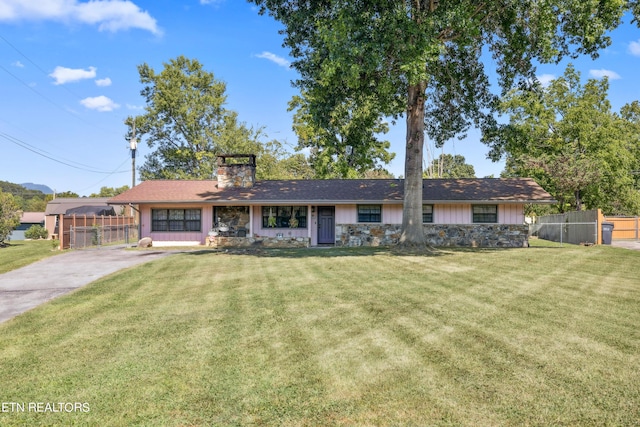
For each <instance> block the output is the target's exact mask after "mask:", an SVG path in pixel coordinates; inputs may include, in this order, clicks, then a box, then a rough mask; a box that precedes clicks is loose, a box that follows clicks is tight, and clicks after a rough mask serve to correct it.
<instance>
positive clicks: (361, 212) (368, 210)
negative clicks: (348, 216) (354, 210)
mask: <svg viewBox="0 0 640 427" xmlns="http://www.w3.org/2000/svg"><path fill="white" fill-rule="evenodd" d="M358 222H382V205H358Z"/></svg>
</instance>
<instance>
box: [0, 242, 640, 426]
mask: <svg viewBox="0 0 640 427" xmlns="http://www.w3.org/2000/svg"><path fill="white" fill-rule="evenodd" d="M639 260H640V253H638V252H635V251H628V250H622V249H616V248H611V247H577V246H570V245H566V246H564V247H562V248H559V247H533V248H528V249H510V250H462V249H456V250H441V251H439V252H438V253H437V254H436V255H431V256H420V255H411V254H400V253H393V252H389V251H387V250H382V249H381V250H376V249H352V250H344V249H319V250H298V251H293V250H292V251H286V250H279V251H277V250H274V251H265V252H264V253H262V254H259V255H248V254H247V255H243V254H232V253H224V252H213V251H198V252H192V253H184V254H179V255H173V256H171V257H168V258H164V259H162V260H158V261H153V262H150V263H147V264H144V265H142V266H139V267H136V268H133V269H129V270H125V271H122V272H120V273H117V274H114V275H111V276H109V277H107V278H104V279H102V280H99V281H97V282H95V283H93V284H92V285H89V286H87V287H85V288H82V289H80V290H78V291H76V292H75V293H73V294H69V295H66V296H64V297H61V298H59V299H56V300H54V301H52V302H51V303H49V304H46V305H44V306H41V307H39V308H37V309H35V310H32V311H30V312H27V313H25V314H23V315H21V316H18V317H17V318H14V319H12V320H10V321H8V322H6V323H4V324H0V367H1V368H2V375H0V402H5V406H4V407H3V411H2V412H0V425H3V426H7V425H9V426H10V425H16V426H18V425H55V424H58V425H73V424H76V425H100V426H109V425H113V426H120V425H145V426H165V425H166V426H197V425H202V426H208V425H220V426H233V425H238V426H241V425H242V426H244V425H265V426H281V425H284V426H318V425H338V426H354V425H366V426H378V425H381V426H386V425H396V426H406V425H415V426H426V425H430V426H434V425H435V426H438V425H443V426H446V425H462V426H467V425H468V426H499V425H509V426H522V425H540V426H549V425H555V426H558V425H580V426H584V425H587V426H588V425H597V426H602V425H611V426H624V425H629V426H630V425H638V422H640V328H639V325H640V263H639V262H638V261H639ZM7 402H9V403H11V402H17V403H22V404H24V409H25V411H24V412H21V411H20V407H19V406H11V405H9V404H6V403H7ZM34 402H40V403H41V405H42V406H40V409H41V410H42V411H41V412H35V411H33V410H32V411H31V412H30V411H29V406H28V405H29V403H34ZM60 402H61V403H62V405H60V404H59V403H60ZM76 402H77V403H79V404H80V406H79V409H74V406H73V405H71V404H72V403H76ZM46 403H52V404H53V406H50V407H49V411H47V406H46ZM64 403H68V405H67V406H66V407H65V405H64ZM82 403H84V404H86V406H82V405H81V404H82ZM69 405H71V406H69ZM55 409H58V410H60V412H52V410H55ZM71 409H73V411H71ZM67 410H68V411H69V412H66V411H67ZM86 410H88V412H87V411H86Z"/></svg>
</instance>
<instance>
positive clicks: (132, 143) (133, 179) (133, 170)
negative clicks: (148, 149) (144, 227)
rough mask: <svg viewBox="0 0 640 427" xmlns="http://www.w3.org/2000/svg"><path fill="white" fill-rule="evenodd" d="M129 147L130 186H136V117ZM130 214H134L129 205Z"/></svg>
mask: <svg viewBox="0 0 640 427" xmlns="http://www.w3.org/2000/svg"><path fill="white" fill-rule="evenodd" d="M129 148H130V149H131V188H133V187H135V186H136V149H137V148H138V140H137V139H136V119H135V118H134V119H133V134H132V135H131V139H130V140H129ZM131 216H134V213H133V206H131Z"/></svg>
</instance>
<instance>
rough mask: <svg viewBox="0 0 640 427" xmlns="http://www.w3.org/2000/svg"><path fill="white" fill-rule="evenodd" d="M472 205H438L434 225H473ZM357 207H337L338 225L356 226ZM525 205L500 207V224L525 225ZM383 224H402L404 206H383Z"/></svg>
mask: <svg viewBox="0 0 640 427" xmlns="http://www.w3.org/2000/svg"><path fill="white" fill-rule="evenodd" d="M472 218H473V215H472V210H471V204H468V203H466V204H436V205H434V207H433V221H434V222H433V223H434V224H471V223H472ZM357 222H358V206H357V205H338V206H336V224H356V223H357ZM523 223H524V205H521V204H509V205H498V224H523ZM382 224H402V205H383V206H382Z"/></svg>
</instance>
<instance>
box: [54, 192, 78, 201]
mask: <svg viewBox="0 0 640 427" xmlns="http://www.w3.org/2000/svg"><path fill="white" fill-rule="evenodd" d="M56 197H57V198H68V199H77V198H78V197H80V195H79V194H78V193H74V192H73V191H61V192H60V193H56Z"/></svg>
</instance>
